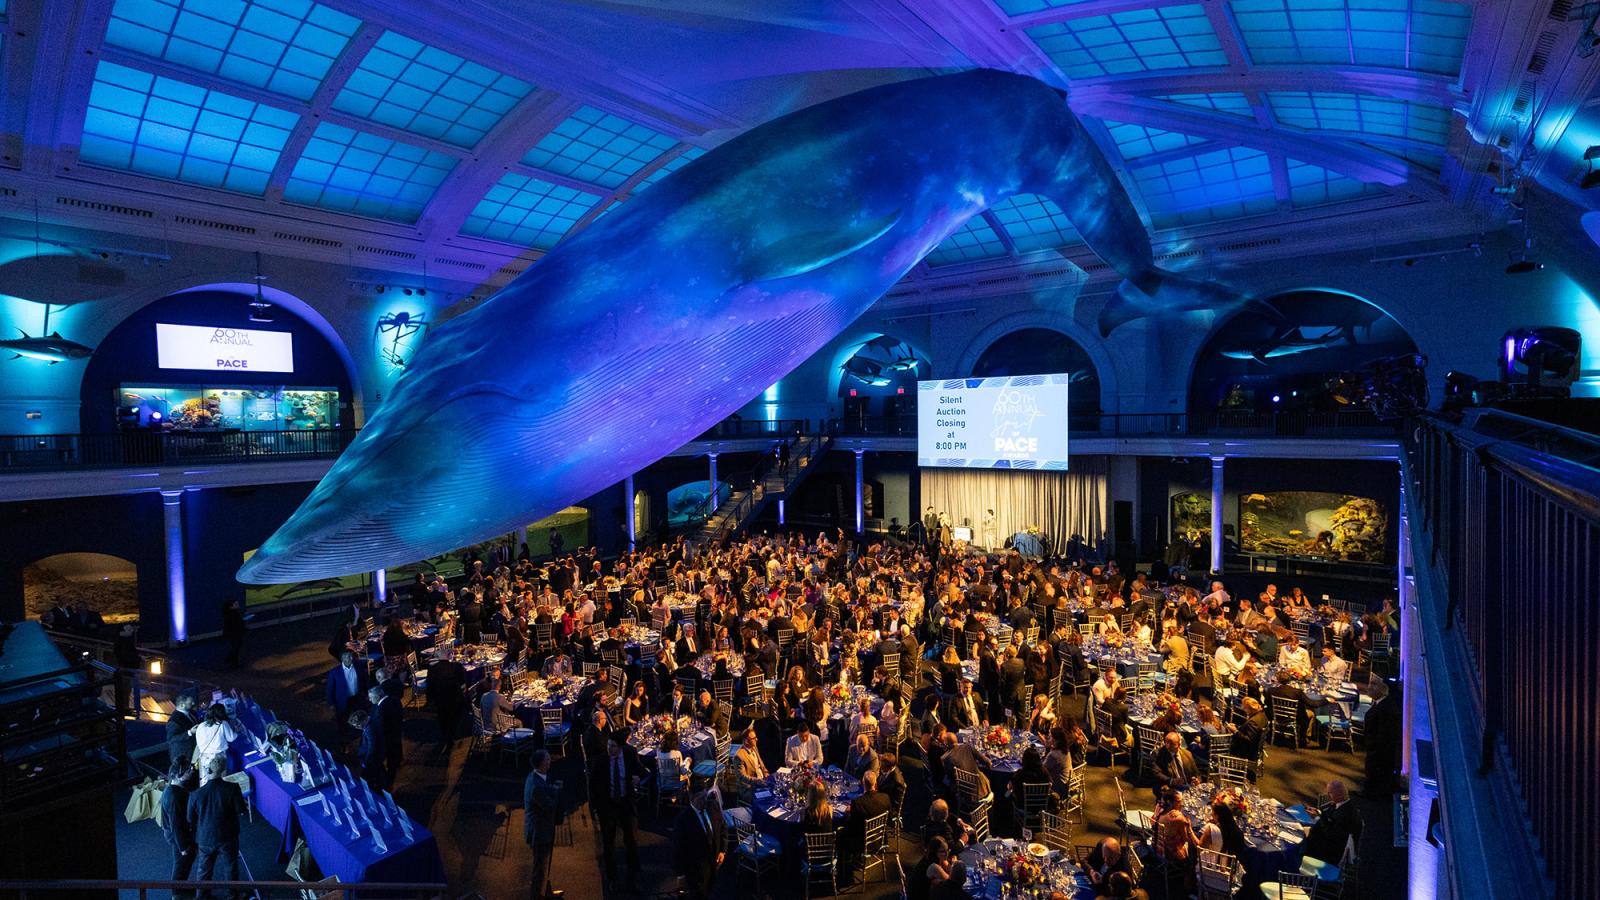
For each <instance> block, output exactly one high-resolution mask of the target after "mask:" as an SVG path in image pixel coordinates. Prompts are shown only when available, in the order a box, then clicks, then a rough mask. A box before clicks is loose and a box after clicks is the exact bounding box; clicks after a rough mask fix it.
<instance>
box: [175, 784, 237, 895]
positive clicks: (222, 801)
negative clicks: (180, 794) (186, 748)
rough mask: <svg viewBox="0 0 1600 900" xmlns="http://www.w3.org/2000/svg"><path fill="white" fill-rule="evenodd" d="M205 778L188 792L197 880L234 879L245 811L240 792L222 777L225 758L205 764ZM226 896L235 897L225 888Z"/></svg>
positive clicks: (234, 893) (234, 785)
mask: <svg viewBox="0 0 1600 900" xmlns="http://www.w3.org/2000/svg"><path fill="white" fill-rule="evenodd" d="M206 772H207V773H208V774H209V775H210V779H211V780H209V781H207V782H206V783H205V784H203V785H201V786H200V788H199V789H198V790H196V791H194V792H193V793H191V794H190V795H189V802H188V807H187V808H188V812H189V821H190V823H191V824H192V825H193V826H194V841H195V847H196V854H195V862H196V877H198V878H199V880H201V881H212V880H217V881H235V880H237V879H238V877H239V817H240V816H242V815H244V814H245V812H246V811H247V809H246V807H245V803H244V792H243V791H241V790H239V786H238V785H237V784H234V783H233V782H231V781H229V780H227V779H226V778H223V777H222V776H224V775H226V774H228V758H227V757H226V756H213V757H212V758H211V759H210V761H209V762H207V763H206ZM228 894H229V896H238V892H237V891H229V892H228Z"/></svg>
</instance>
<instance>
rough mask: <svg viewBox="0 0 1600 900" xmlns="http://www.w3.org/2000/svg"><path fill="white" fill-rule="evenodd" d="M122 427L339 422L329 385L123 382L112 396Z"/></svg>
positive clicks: (262, 427) (273, 427)
mask: <svg viewBox="0 0 1600 900" xmlns="http://www.w3.org/2000/svg"><path fill="white" fill-rule="evenodd" d="M117 407H118V409H117V419H118V424H119V425H120V426H121V428H122V429H123V430H124V431H127V430H132V429H155V430H163V431H291V430H296V429H327V428H337V427H339V392H338V391H337V390H334V389H332V388H285V387H259V386H247V385H240V386H232V387H226V386H217V385H123V387H122V389H121V390H120V391H119V392H118V396H117Z"/></svg>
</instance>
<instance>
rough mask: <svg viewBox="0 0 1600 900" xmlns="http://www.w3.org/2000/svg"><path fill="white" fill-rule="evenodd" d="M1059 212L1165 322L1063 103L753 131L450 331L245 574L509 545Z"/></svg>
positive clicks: (889, 92) (926, 103)
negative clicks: (1026, 203) (993, 223)
mask: <svg viewBox="0 0 1600 900" xmlns="http://www.w3.org/2000/svg"><path fill="white" fill-rule="evenodd" d="M1019 193H1036V194H1041V195H1044V196H1046V197H1048V198H1050V199H1051V200H1054V201H1055V202H1056V203H1057V204H1059V205H1060V207H1061V209H1062V210H1063V211H1064V212H1065V213H1066V215H1067V216H1069V217H1070V218H1071V220H1072V223H1073V225H1074V226H1076V228H1077V230H1078V232H1079V233H1080V234H1081V235H1082V236H1083V239H1084V240H1085V241H1086V242H1087V243H1088V245H1089V247H1090V248H1091V249H1093V250H1094V251H1095V252H1096V253H1097V254H1098V255H1099V256H1100V257H1101V258H1102V259H1104V260H1105V261H1106V262H1107V263H1108V264H1110V265H1111V266H1113V267H1115V268H1116V269H1117V270H1118V271H1119V272H1120V273H1122V274H1123V275H1124V276H1125V277H1126V278H1127V279H1129V281H1130V282H1131V283H1132V284H1133V286H1135V287H1137V288H1138V289H1139V291H1140V292H1142V294H1144V295H1146V296H1149V297H1151V298H1153V299H1154V302H1156V303H1158V304H1159V303H1160V302H1161V301H1162V299H1163V297H1166V298H1169V299H1173V300H1174V302H1175V303H1186V302H1191V301H1190V300H1188V299H1185V298H1192V297H1193V296H1195V295H1196V294H1198V293H1206V292H1210V293H1211V294H1213V295H1215V296H1218V297H1221V296H1224V295H1222V293H1221V292H1220V290H1218V289H1216V288H1213V287H1210V286H1207V285H1202V284H1197V283H1194V282H1188V281H1184V280H1182V279H1179V278H1177V277H1176V276H1172V275H1170V274H1168V273H1164V272H1161V271H1159V270H1157V269H1156V268H1155V267H1154V265H1153V263H1152V258H1151V250H1150V241H1149V238H1148V236H1147V235H1146V234H1145V230H1144V226H1143V224H1142V223H1141V222H1140V220H1139V217H1138V214H1137V213H1136V212H1135V210H1134V207H1133V204H1132V203H1131V202H1130V200H1129V198H1128V196H1127V194H1126V193H1125V192H1124V190H1123V189H1122V186H1121V185H1120V184H1119V183H1118V181H1117V179H1116V176H1115V174H1114V173H1113V172H1112V169H1111V166H1110V165H1109V164H1108V163H1107V162H1106V160H1105V158H1104V156H1102V155H1101V153H1100V151H1099V150H1098V149H1097V148H1096V146H1095V145H1094V143H1093V142H1092V141H1091V139H1090V138H1089V135H1088V134H1087V133H1086V132H1085V131H1084V128H1083V126H1082V125H1081V124H1080V123H1079V122H1078V120H1077V119H1076V118H1075V117H1074V116H1073V114H1072V113H1071V111H1070V110H1069V109H1068V108H1067V103H1066V101H1065V99H1064V98H1063V97H1062V95H1061V94H1060V93H1058V92H1057V91H1055V90H1054V89H1052V88H1050V87H1049V86H1047V85H1045V84H1044V83H1042V82H1039V81H1036V80H1034V79H1031V78H1027V77H1023V76H1018V75H1011V74H1005V73H1001V72H995V71H981V70H979V71H968V72H963V73H960V74H955V75H945V76H939V77H933V78H925V79H919V80H915V81H907V82H902V83H899V84H893V85H888V86H884V87H878V88H873V89H870V90H866V91H861V92H859V93H856V94H851V95H849V96H846V97H842V98H839V99H837V100H833V101H830V102H827V103H822V104H819V105H817V106H813V107H810V108H807V109H803V110H800V111H798V112H795V113H791V114H789V115H786V116H783V117H782V118H779V119H776V120H774V121H772V122H769V123H767V124H765V125H762V126H760V127H757V128H754V129H752V130H750V131H748V132H746V133H745V134H743V135H741V136H739V137H738V138H735V139H734V140H732V141H729V142H728V143H726V144H724V145H722V146H721V147H718V148H717V149H715V150H713V151H711V152H710V153H707V154H706V155H705V156H703V157H701V158H700V159H697V160H695V161H694V162H692V163H690V164H689V165H687V166H685V167H684V168H683V169H681V170H679V171H678V172H676V173H674V174H673V175H672V176H671V177H669V178H667V179H664V180H663V181H662V182H661V183H659V184H657V185H656V186H654V187H653V188H651V189H650V190H649V191H648V192H646V193H643V194H642V195H641V196H640V197H639V198H637V199H634V200H631V201H629V202H628V203H625V204H623V205H622V207H621V208H620V209H618V210H617V211H616V212H613V213H611V214H609V215H607V216H605V217H604V218H602V219H600V220H599V221H598V222H597V223H596V224H594V225H592V226H591V227H589V228H588V229H586V230H584V231H583V232H581V233H579V234H577V235H574V236H573V237H571V238H569V239H568V240H566V241H564V242H562V243H561V244H560V245H559V246H557V247H556V248H555V249H554V250H553V251H551V252H550V253H549V254H548V255H546V256H545V257H544V258H542V259H541V260H539V262H538V263H537V264H536V265H534V266H532V267H530V268H529V270H528V271H527V272H525V273H524V274H523V275H521V276H520V277H518V278H517V279H516V280H515V281H513V282H512V283H511V284H509V285H507V286H506V287H505V288H504V289H503V290H501V291H500V292H499V293H497V294H496V295H495V296H494V297H492V298H491V299H489V300H488V301H486V302H484V303H483V304H481V305H480V306H478V307H476V308H475V309H473V310H471V311H470V312H467V313H464V314H462V315H460V316H457V317H456V318H454V319H451V320H450V321H448V322H445V323H443V324H441V325H438V326H435V327H434V328H433V329H432V331H431V333H430V334H429V336H428V340H427V341H426V342H425V343H424V345H423V346H422V348H421V349H420V350H419V351H418V352H417V354H416V355H415V357H414V358H413V359H412V361H411V362H410V364H409V365H408V366H407V367H406V370H405V373H404V374H403V375H402V376H401V377H400V379H399V380H398V381H397V382H396V384H395V388H394V390H393V391H392V393H391V394H390V396H389V397H388V398H387V399H386V400H385V401H384V403H383V406H382V408H380V409H379V410H378V411H377V413H376V414H375V415H373V416H372V418H371V420H370V421H369V422H368V423H367V425H366V427H365V428H363V429H362V431H361V433H360V434H359V436H358V437H357V438H356V440H355V441H354V442H352V443H351V445H350V447H349V448H348V449H347V450H346V451H345V452H344V455H343V456H342V457H340V459H339V460H338V462H337V463H335V465H334V467H333V468H332V470H330V471H329V472H328V474H327V476H326V477H324V478H323V480H322V482H321V483H320V484H319V485H317V487H316V489H315V490H314V491H312V493H311V495H310V496H309V497H307V498H306V500H305V502H304V503H303V504H302V505H301V506H300V508H299V509H298V510H296V511H295V513H294V515H293V516H292V517H290V519H289V521H288V522H286V523H285V524H284V525H283V526H282V527H281V528H279V529H278V531H277V532H276V533H274V534H273V535H272V536H271V537H270V538H269V539H268V540H267V541H266V542H265V543H263V544H262V546H261V548H260V550H259V552H257V553H256V554H255V555H254V556H252V557H251V558H250V560H249V561H248V562H246V563H245V565H244V567H243V568H242V569H240V570H239V575H238V577H239V580H241V581H244V582H248V583H278V582H290V581H302V580H306V579H312V578H324V577H329V576H334V575H341V574H347V573H351V572H357V571H363V570H371V569H374V568H377V567H380V566H393V565H399V564H403V563H407V562H410V561H412V560H417V559H424V558H427V557H430V556H434V555H436V554H438V553H440V552H442V551H444V550H447V549H450V548H454V547H461V546H465V545H468V544H472V543H475V542H478V541H482V540H485V539H488V538H490V537H493V536H496V535H503V534H506V533H508V532H511V531H515V530H518V529H520V528H522V527H523V526H524V525H526V524H527V523H528V522H532V521H535V520H536V519H538V518H539V517H540V516H542V515H545V514H546V513H549V512H551V511H552V510H557V509H560V508H562V507H564V506H567V505H568V504H570V503H573V502H575V501H578V500H581V499H583V498H585V497H588V496H591V495H593V494H595V493H596V492H598V491H600V490H602V489H604V488H607V487H610V486H612V485H615V484H616V483H617V482H619V481H621V480H622V479H623V478H625V477H626V476H627V475H628V474H630V473H632V472H637V471H639V470H640V469H642V468H644V467H645V466H648V465H649V464H650V463H652V462H655V461H656V460H658V459H660V458H661V457H663V456H665V455H666V454H667V453H669V452H671V451H672V450H673V449H675V448H677V447H680V446H682V445H683V444H684V443H686V442H688V441H691V440H693V439H694V438H695V437H696V436H697V435H699V434H701V433H702V432H704V431H705V429H706V428H708V427H710V426H711V425H713V424H715V423H716V422H718V421H720V420H722V419H723V418H724V417H726V416H727V415H729V414H730V413H732V412H734V411H735V410H737V409H738V408H739V407H741V406H743V405H744V404H745V403H746V402H747V401H749V399H750V398H751V397H754V396H756V395H757V394H759V393H760V392H761V391H762V390H763V389H765V388H766V387H767V386H768V385H770V384H772V383H774V382H776V381H778V380H779V379H780V378H782V377H783V376H784V375H785V374H787V373H788V372H790V371H792V370H793V369H794V368H795V367H796V366H797V365H799V364H800V363H801V362H802V361H804V360H805V359H806V358H808V357H810V356H811V355H812V354H813V353H815V352H817V351H818V350H819V349H821V348H822V347H823V346H824V345H825V344H827V343H828V342H829V341H831V340H832V339H833V338H834V337H835V336H837V335H838V334H839V333H840V332H841V331H842V330H844V329H845V328H846V327H847V326H848V325H849V324H850V323H851V322H852V321H853V320H855V319H856V318H857V317H858V316H860V315H861V313H862V312H864V311H866V309H867V308H868V307H870V306H871V305H872V304H873V302H875V301H876V300H877V299H878V298H879V297H880V296H882V295H883V294H884V292H885V291H887V290H888V289H889V288H890V287H891V286H892V285H894V284H895V282H897V281H899V280H900V279H901V277H902V276H904V275H905V274H906V272H907V271H908V270H909V269H910V268H911V267H912V266H914V265H915V264H916V263H917V262H918V261H919V260H921V259H922V258H923V257H924V256H925V255H927V253H928V252H929V251H930V250H932V249H933V248H934V247H935V246H937V245H938V244H939V242H941V241H943V240H944V239H945V238H946V237H948V236H949V235H950V234H951V233H952V232H954V231H955V230H957V229H958V228H960V227H961V225H962V223H964V222H966V221H967V219H969V218H971V217H972V216H973V215H975V214H977V213H978V212H980V211H982V210H983V209H984V208H986V207H988V206H989V205H991V204H993V203H996V202H998V201H1000V200H1002V199H1004V198H1006V197H1008V196H1011V195H1013V194H1019Z"/></svg>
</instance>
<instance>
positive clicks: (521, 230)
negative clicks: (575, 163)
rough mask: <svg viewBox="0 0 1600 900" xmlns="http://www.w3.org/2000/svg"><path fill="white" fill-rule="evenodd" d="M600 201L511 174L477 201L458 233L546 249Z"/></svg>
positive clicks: (572, 190)
mask: <svg viewBox="0 0 1600 900" xmlns="http://www.w3.org/2000/svg"><path fill="white" fill-rule="evenodd" d="M601 199H602V198H601V197H600V196H599V195H598V194H590V193H587V192H585V191H580V190H576V189H574V188H569V187H566V186H564V185H559V184H552V183H550V182H548V181H544V180H543V179H539V178H534V177H532V176H529V175H519V174H517V173H515V172H512V173H508V174H506V175H504V176H502V177H501V179H500V183H499V184H496V185H495V186H494V187H492V188H490V189H489V193H488V194H487V195H485V196H484V198H483V199H482V200H480V201H479V202H478V205H477V206H476V207H475V208H474V209H473V210H472V214H471V215H469V216H467V221H466V222H465V223H464V224H463V225H462V226H461V233H462V234H469V235H472V236H474V237H484V238H489V239H491V240H496V241H505V242H506V243H508V244H516V245H518V246H520V247H536V248H538V249H540V250H549V249H550V248H551V247H554V246H555V245H556V242H557V241H559V240H561V238H562V236H564V235H565V234H566V233H567V232H568V231H571V230H572V226H574V225H576V224H578V220H579V219H581V218H583V216H584V214H585V213H587V212H588V211H589V210H591V209H593V208H594V206H595V204H596V203H599V202H600V200H601Z"/></svg>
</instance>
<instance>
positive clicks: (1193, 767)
mask: <svg viewBox="0 0 1600 900" xmlns="http://www.w3.org/2000/svg"><path fill="white" fill-rule="evenodd" d="M1152 762H1153V763H1154V764H1155V770H1156V779H1157V782H1156V794H1157V796H1159V795H1160V793H1161V788H1162V787H1163V786H1166V785H1170V786H1171V787H1172V788H1173V789H1174V790H1179V791H1181V790H1184V789H1185V788H1187V787H1188V786H1189V784H1190V782H1192V781H1194V780H1195V779H1197V778H1199V777H1200V767H1199V766H1198V765H1197V764H1196V763H1195V760H1194V754H1193V753H1190V752H1189V748H1187V747H1185V746H1184V745H1183V736H1182V735H1180V734H1178V732H1176V731H1169V732H1167V734H1166V736H1165V738H1164V739H1163V740H1162V744H1161V749H1160V750H1157V751H1156V754H1155V758H1154V759H1153V760H1152Z"/></svg>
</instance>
